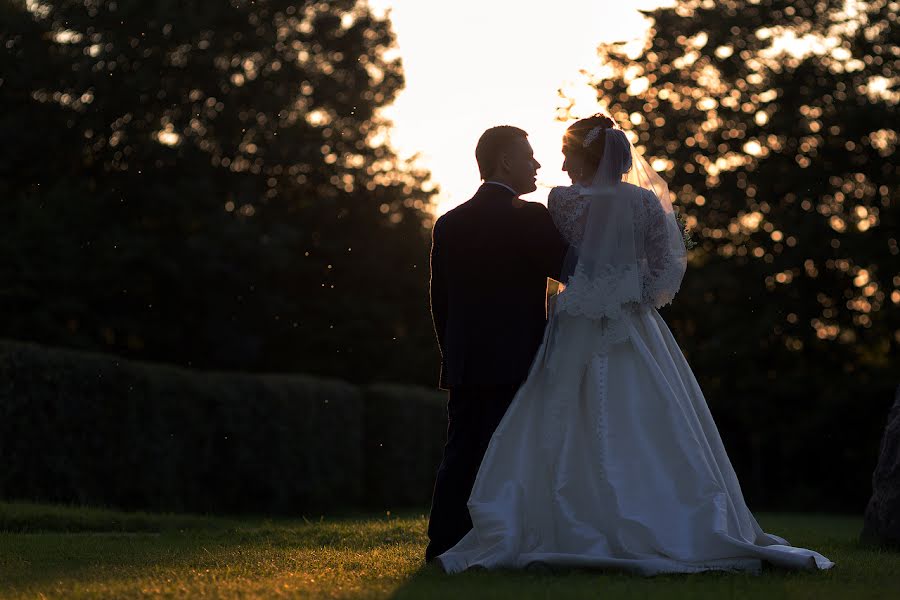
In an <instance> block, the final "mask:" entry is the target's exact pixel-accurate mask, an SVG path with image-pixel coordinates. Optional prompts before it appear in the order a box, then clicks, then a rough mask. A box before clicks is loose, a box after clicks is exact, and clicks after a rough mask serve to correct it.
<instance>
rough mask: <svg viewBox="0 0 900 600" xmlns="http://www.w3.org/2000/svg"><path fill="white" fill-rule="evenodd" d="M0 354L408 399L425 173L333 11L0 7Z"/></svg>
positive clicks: (383, 33) (363, 41)
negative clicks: (12, 349) (48, 348)
mask: <svg viewBox="0 0 900 600" xmlns="http://www.w3.org/2000/svg"><path fill="white" fill-rule="evenodd" d="M0 11H2V12H0V14H2V18H3V20H4V23H5V25H4V27H3V28H2V32H0V45H2V46H3V47H4V52H2V53H0V131H2V137H3V140H4V141H3V144H4V151H3V153H2V159H0V173H2V175H0V197H2V199H3V200H2V209H0V210H2V211H3V212H2V214H3V217H4V221H5V222H6V223H7V232H8V233H7V235H5V236H4V239H3V242H2V245H3V250H4V256H5V257H6V260H5V261H4V262H3V267H2V272H0V279H2V281H3V283H2V286H0V310H2V311H3V313H4V314H5V315H6V318H4V319H3V320H2V321H0V336H8V337H15V338H20V339H26V340H34V341H39V342H44V343H52V344H59V345H66V346H75V347H81V348H91V349H103V350H107V351H113V352H117V353H122V354H126V355H130V356H136V357H141V358H145V359H154V360H161V361H166V362H174V363H180V364H185V365H192V366H196V367H216V368H239V369H249V370H266V371H273V370H300V371H307V372H314V373H326V374H340V375H342V376H345V377H349V378H351V379H355V380H367V379H374V378H384V379H389V380H390V379H405V380H410V379H413V380H420V381H430V380H431V379H432V378H433V374H434V367H433V365H432V363H433V362H434V361H432V360H431V359H432V357H431V356H428V355H425V354H424V353H422V352H420V351H418V350H419V348H422V347H424V346H425V345H426V344H430V338H431V328H430V323H429V320H428V315H427V308H426V306H427V304H426V290H425V283H426V281H427V274H426V273H427V248H428V234H427V227H428V225H429V223H428V220H429V214H428V212H427V209H428V207H429V205H430V202H431V196H432V193H433V192H431V191H430V190H429V183H428V181H427V174H426V173H424V172H421V171H420V170H418V169H417V168H415V167H414V166H413V165H410V164H407V163H405V162H404V161H402V160H400V159H398V157H397V155H396V154H395V152H394V151H393V150H392V148H391V147H390V145H389V138H388V130H389V126H390V123H388V122H387V121H385V119H384V118H383V117H382V116H381V115H380V112H379V109H380V108H381V107H382V106H384V105H386V104H388V103H390V102H391V101H392V100H393V98H394V97H395V96H396V94H397V92H398V91H399V90H400V89H401V87H402V85H403V72H402V65H401V62H400V60H399V58H397V57H396V56H394V55H395V54H396V52H395V46H394V36H393V33H392V31H391V27H390V23H389V21H388V20H387V19H386V18H383V17H380V16H377V15H376V14H374V13H373V12H372V11H371V10H370V9H369V8H368V6H367V4H366V3H365V2H358V1H356V0H338V1H335V2H309V1H306V2H304V1H297V0H231V1H230V2H218V3H199V4H198V3H184V2H174V1H171V0H163V1H159V2H143V1H140V0H115V1H113V0H28V1H25V0H3V2H2V3H0Z"/></svg>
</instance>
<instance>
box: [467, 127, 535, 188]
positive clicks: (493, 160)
mask: <svg viewBox="0 0 900 600" xmlns="http://www.w3.org/2000/svg"><path fill="white" fill-rule="evenodd" d="M527 138H528V133H526V132H525V131H524V130H522V129H519V128H518V127H513V126H512V125H500V126H498V127H491V128H490V129H488V130H487V131H485V132H484V133H482V134H481V137H480V138H478V145H477V146H475V160H477V161H478V171H479V172H480V173H481V178H482V179H487V178H488V177H490V176H491V175H493V174H494V171H495V170H496V169H497V164H498V163H499V162H500V155H501V154H503V153H504V152H506V151H507V150H508V149H509V147H510V146H512V145H513V144H514V143H515V142H516V141H518V140H524V139H527Z"/></svg>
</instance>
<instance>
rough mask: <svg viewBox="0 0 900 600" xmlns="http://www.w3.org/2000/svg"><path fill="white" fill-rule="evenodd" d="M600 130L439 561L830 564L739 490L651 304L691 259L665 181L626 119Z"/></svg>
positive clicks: (670, 293)
mask: <svg viewBox="0 0 900 600" xmlns="http://www.w3.org/2000/svg"><path fill="white" fill-rule="evenodd" d="M605 137H606V139H605V142H604V143H605V152H604V156H603V160H602V161H601V166H600V168H599V169H598V171H597V176H596V177H595V178H594V181H593V184H592V185H591V186H578V185H576V186H571V187H562V188H554V190H553V191H552V192H551V196H550V200H549V203H548V206H549V208H550V211H551V215H552V216H553V219H554V221H555V223H556V224H557V227H558V228H559V229H560V231H561V233H562V234H563V235H564V236H565V237H566V239H567V240H568V241H569V243H570V244H571V246H572V248H573V251H572V256H571V257H570V259H567V262H568V263H569V264H568V265H567V269H568V271H569V277H568V278H567V281H566V288H565V290H564V291H562V292H561V293H560V294H559V295H558V296H556V298H555V300H554V301H553V302H552V304H551V311H550V318H549V322H548V326H547V328H546V332H545V335H544V340H543V343H542V345H541V347H540V349H539V350H538V353H537V356H536V357H535V360H534V363H533V364H532V367H531V371H530V373H529V376H528V378H527V380H526V381H525V383H524V384H523V385H522V387H521V388H520V389H519V391H518V393H517V394H516V396H515V399H514V400H513V402H512V404H511V405H510V407H509V409H508V411H507V413H506V415H505V416H504V418H503V420H502V421H501V422H500V425H499V426H498V428H497V430H496V433H495V434H494V436H493V438H492V439H491V442H490V445H489V447H488V449H487V452H486V454H485V456H484V460H483V462H482V464H481V467H480V469H479V471H478V476H477V479H476V481H475V485H474V488H473V490H472V494H471V496H470V498H469V501H468V508H469V512H470V515H471V517H472V523H473V529H472V530H471V531H470V532H469V533H468V534H467V535H466V536H465V537H464V538H463V539H462V540H461V541H460V542H459V543H458V544H457V545H456V546H454V547H453V548H451V549H450V550H448V551H447V552H445V553H444V554H442V555H440V556H439V557H438V561H439V562H440V565H441V566H442V567H443V569H444V570H445V571H447V572H449V573H454V572H460V571H463V570H465V569H467V568H470V567H473V566H476V565H477V566H481V567H484V568H489V569H492V568H523V567H526V566H527V565H529V564H530V563H535V562H538V563H545V564H548V565H560V566H568V567H592V568H594V567H597V568H613V569H621V570H625V571H630V572H634V573H639V574H643V575H653V574H657V573H673V572H681V573H691V572H698V571H706V570H726V571H750V572H758V571H759V570H760V568H761V566H762V563H763V562H764V561H767V562H769V563H772V564H774V565H778V566H781V567H786V568H792V569H809V570H815V569H828V568H831V567H832V566H833V564H834V563H832V562H831V561H830V560H829V559H827V558H826V557H824V556H822V555H821V554H819V553H817V552H814V551H812V550H807V549H803V548H797V547H793V546H790V545H789V544H788V542H787V541H786V540H784V539H782V538H780V537H778V536H776V535H772V534H769V533H765V532H764V531H763V530H762V529H761V528H760V526H759V525H758V523H757V521H756V519H755V518H754V517H753V515H752V514H751V512H750V510H749V509H748V508H747V506H746V504H745V503H744V498H743V495H742V492H741V488H740V485H739V484H738V480H737V477H736V475H735V473H734V470H733V468H732V466H731V463H730V461H729V459H728V455H727V454H726V452H725V448H724V446H723V444H722V440H721V439H720V437H719V433H718V431H717V429H716V425H715V423H714V421H713V418H712V416H711V414H710V412H709V409H708V408H707V405H706V401H705V399H704V397H703V393H702V392H701V391H700V388H699V386H698V385H697V381H696V380H695V378H694V375H693V373H692V372H691V369H690V367H689V366H688V364H687V361H686V360H685V358H684V355H683V354H682V352H681V350H680V349H679V347H678V344H677V343H676V341H675V339H674V338H673V337H672V334H671V332H670V331H669V328H668V327H667V326H666V323H665V322H664V321H663V319H662V318H661V317H660V315H659V313H658V312H657V311H656V309H657V308H659V307H661V306H663V305H665V304H668V303H669V302H671V300H672V299H673V298H674V296H675V293H676V292H677V290H678V288H679V287H680V284H681V279H682V277H683V275H684V270H685V266H686V256H685V255H686V252H685V249H684V243H683V240H682V238H681V228H680V227H679V226H678V224H677V222H676V220H675V217H674V214H673V212H672V207H671V202H670V201H669V195H668V189H667V188H666V187H665V184H664V183H663V182H662V180H661V179H660V178H659V176H658V175H656V173H654V172H652V171H651V170H650V169H649V167H648V166H647V165H646V162H645V161H644V160H643V158H641V157H640V156H639V155H638V154H637V153H636V152H635V150H634V148H633V147H632V146H631V144H630V143H629V142H628V140H627V138H626V137H625V135H624V133H623V132H622V131H621V130H618V129H609V130H606V136H605ZM623 173H624V174H625V176H624V177H623ZM629 182H631V183H629Z"/></svg>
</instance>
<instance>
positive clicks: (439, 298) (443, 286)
mask: <svg viewBox="0 0 900 600" xmlns="http://www.w3.org/2000/svg"><path fill="white" fill-rule="evenodd" d="M443 223H444V222H443V219H442V218H440V219H438V220H437V221H436V222H435V224H434V228H432V230H431V281H430V283H429V298H430V301H431V319H432V321H433V322H434V333H435V335H436V336H437V340H438V346H440V350H441V380H440V383H439V386H440V388H441V389H446V387H447V381H446V378H447V347H446V345H445V344H444V338H445V336H446V331H447V311H448V297H447V293H448V291H447V271H446V264H445V263H446V259H445V256H444V240H443V237H444V234H443V231H444V228H443Z"/></svg>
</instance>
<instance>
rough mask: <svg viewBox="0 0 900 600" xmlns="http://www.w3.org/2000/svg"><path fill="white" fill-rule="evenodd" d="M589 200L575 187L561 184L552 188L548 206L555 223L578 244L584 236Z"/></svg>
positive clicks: (570, 240)
mask: <svg viewBox="0 0 900 600" xmlns="http://www.w3.org/2000/svg"><path fill="white" fill-rule="evenodd" d="M586 206H587V202H586V201H585V200H584V199H583V198H582V197H581V194H580V192H579V191H578V189H577V188H575V187H567V186H560V187H555V188H553V189H552V190H550V196H549V197H548V198H547V208H548V209H549V210H550V216H551V217H552V218H553V224H554V225H556V228H557V229H558V230H559V232H560V233H561V234H562V236H563V237H564V238H565V239H566V241H567V242H568V243H569V244H571V245H573V246H578V245H580V244H581V240H582V238H583V237H584V218H585V216H586V214H587V211H586V210H585V207H586Z"/></svg>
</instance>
